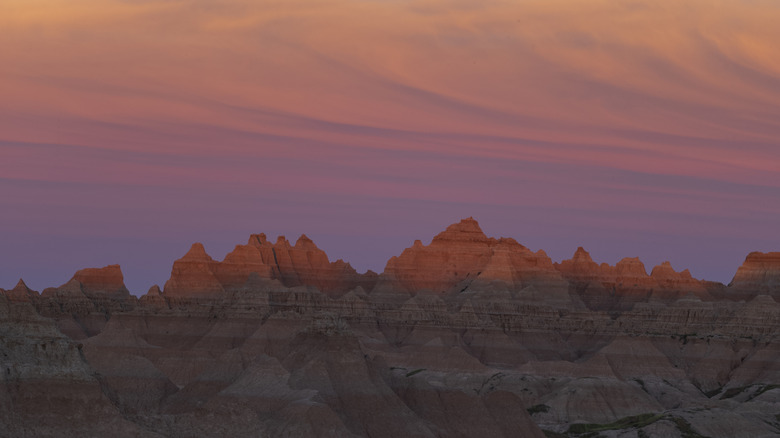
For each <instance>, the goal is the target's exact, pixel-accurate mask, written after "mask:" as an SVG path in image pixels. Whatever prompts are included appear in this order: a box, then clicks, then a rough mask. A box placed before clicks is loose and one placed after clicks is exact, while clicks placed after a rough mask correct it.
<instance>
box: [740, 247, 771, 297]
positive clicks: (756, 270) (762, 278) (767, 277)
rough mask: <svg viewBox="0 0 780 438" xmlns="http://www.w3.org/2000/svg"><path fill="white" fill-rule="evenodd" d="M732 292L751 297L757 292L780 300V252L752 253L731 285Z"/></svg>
mask: <svg viewBox="0 0 780 438" xmlns="http://www.w3.org/2000/svg"><path fill="white" fill-rule="evenodd" d="M729 289H730V292H731V293H733V294H735V295H737V296H739V297H749V296H750V295H751V294H755V293H756V292H760V293H765V294H769V295H771V296H773V297H775V298H780V252H769V253H762V252H751V253H750V254H748V256H747V258H745V262H744V263H742V266H740V267H739V269H737V273H736V274H734V279H733V280H731V283H730V284H729Z"/></svg>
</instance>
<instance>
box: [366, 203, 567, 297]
mask: <svg viewBox="0 0 780 438" xmlns="http://www.w3.org/2000/svg"><path fill="white" fill-rule="evenodd" d="M380 281H381V282H382V283H384V287H391V288H395V289H400V290H405V291H407V292H409V293H412V294H415V293H420V292H426V291H427V292H433V293H436V294H446V293H450V292H454V291H456V288H458V287H459V288H460V289H461V290H462V289H463V288H465V287H467V286H468V285H469V284H471V283H472V282H477V284H485V283H490V282H493V281H499V282H502V283H504V284H506V285H507V286H508V287H509V288H510V289H513V290H520V289H523V288H524V287H527V286H537V287H543V288H548V289H551V290H552V289H555V288H564V289H565V288H566V282H565V280H564V279H563V278H562V277H561V276H560V274H559V273H558V272H557V271H556V270H555V269H554V268H553V264H552V261H551V260H550V258H549V257H547V255H546V254H545V253H544V251H541V250H540V251H538V252H536V253H534V252H532V251H531V250H529V249H528V248H526V247H524V246H523V245H520V244H519V243H517V241H515V240H514V239H508V238H501V239H495V238H488V237H487V236H486V235H485V233H483V232H482V229H480V227H479V224H478V223H477V221H475V220H474V219H472V218H468V219H463V220H462V221H460V223H457V224H453V225H450V226H449V227H447V229H446V230H445V231H444V232H442V233H439V234H438V235H436V237H434V238H433V241H432V242H431V244H430V245H428V246H425V245H423V244H422V242H420V241H419V240H418V241H415V242H414V245H413V246H412V247H410V248H407V249H405V250H404V251H403V253H401V255H400V256H398V257H393V258H391V259H390V260H389V261H388V262H387V266H386V267H385V270H384V273H383V274H382V278H381V280H380ZM388 285H389V286H388Z"/></svg>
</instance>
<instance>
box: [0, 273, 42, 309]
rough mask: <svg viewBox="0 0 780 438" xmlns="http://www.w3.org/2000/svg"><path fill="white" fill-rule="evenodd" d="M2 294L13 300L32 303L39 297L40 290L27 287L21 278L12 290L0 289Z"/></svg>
mask: <svg viewBox="0 0 780 438" xmlns="http://www.w3.org/2000/svg"><path fill="white" fill-rule="evenodd" d="M0 294H3V295H5V296H6V297H7V298H8V300H9V301H11V302H26V303H31V302H33V301H34V300H35V299H36V298H37V297H38V292H35V291H34V290H32V289H30V288H29V287H27V285H26V284H25V283H24V280H22V279H21V278H20V279H19V282H17V283H16V286H14V288H13V289H11V290H4V289H0Z"/></svg>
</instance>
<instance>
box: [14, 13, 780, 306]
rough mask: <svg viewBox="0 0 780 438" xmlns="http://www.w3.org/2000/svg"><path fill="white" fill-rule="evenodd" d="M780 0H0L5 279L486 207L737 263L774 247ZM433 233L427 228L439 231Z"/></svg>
mask: <svg viewBox="0 0 780 438" xmlns="http://www.w3.org/2000/svg"><path fill="white" fill-rule="evenodd" d="M779 22H780V5H779V4H778V3H777V2H775V1H769V0H767V1H761V0H740V1H731V0H707V1H688V2H682V3H681V2H671V1H664V2H652V1H649V0H625V1H617V0H615V1H608V0H603V1H599V0H589V1H578V0H555V1H550V0H544V1H542V0H530V1H457V2H444V1H436V0H430V1H429V0H421V1H420V0H418V1H391V2H384V1H365V0H364V1H358V0H303V1H260V2H250V1H247V0H223V1H216V0H193V1H177V0H144V1H121V0H84V1H79V2H72V1H64V0H62V1H60V0H35V1H31V0H5V1H3V2H2V3H0V208H2V211H3V214H2V215H0V244H2V248H3V251H2V253H3V255H2V258H0V287H4V288H10V287H12V286H13V285H14V284H15V283H16V280H17V279H18V278H19V277H20V276H22V277H24V278H25V280H28V278H29V280H28V284H29V285H30V286H31V287H33V288H35V289H38V290H40V289H42V288H43V287H46V286H56V285H59V284H62V283H64V282H65V281H67V279H68V278H70V276H71V275H72V273H73V272H75V270H76V269H80V268H83V267H89V266H95V267H98V266H104V265H106V264H109V263H119V264H121V265H122V267H123V271H124V273H125V277H126V283H127V285H128V287H129V288H130V290H131V291H132V292H133V293H136V294H138V293H143V292H145V291H146V289H147V288H148V287H149V286H151V285H152V284H153V283H161V282H164V281H165V279H166V278H167V275H168V272H169V269H170V263H172V261H173V260H174V259H176V258H178V257H180V256H181V255H183V254H184V252H185V251H186V249H187V248H189V244H190V243H192V242H194V241H202V242H203V243H204V244H205V245H206V249H207V251H209V253H210V254H211V255H212V256H214V257H215V258H221V257H222V256H224V254H225V253H226V252H227V251H229V250H230V249H231V248H232V246H233V245H235V244H237V243H244V242H245V240H246V238H247V237H248V236H249V234H250V233H254V232H265V233H266V234H269V235H271V236H274V237H275V235H276V234H286V235H287V237H288V238H291V239H294V238H296V237H297V235H298V234H300V233H304V232H305V233H306V234H307V235H308V236H309V237H311V238H312V239H313V240H314V241H315V242H316V243H317V244H318V245H319V246H320V247H321V248H322V249H324V250H325V251H326V252H327V253H328V254H329V255H330V256H331V257H332V258H334V259H335V258H344V259H345V260H346V261H349V262H350V263H351V264H352V265H353V266H355V267H356V268H357V269H358V270H361V271H363V270H365V269H369V268H370V269H374V270H377V271H381V270H382V268H383V267H384V262H385V261H386V260H387V259H388V258H389V257H390V256H393V255H397V254H398V253H400V251H401V250H402V249H403V248H404V247H406V246H409V245H411V243H412V242H413V240H414V239H417V238H422V239H430V238H431V237H432V236H433V234H435V233H436V232H438V231H439V230H441V229H442V228H443V227H444V226H446V225H447V224H449V223H452V222H455V221H457V220H458V219H460V218H462V217H468V216H474V217H475V218H477V219H478V220H479V221H480V223H481V224H482V226H483V228H484V230H485V232H486V233H487V234H488V235H492V236H508V237H513V238H515V239H517V240H518V241H519V242H521V243H523V244H524V245H526V246H528V247H530V248H532V249H533V250H537V249H540V248H541V249H544V250H545V251H547V252H548V254H549V255H550V256H551V257H552V258H553V259H554V260H561V259H564V258H569V257H570V256H571V254H572V253H573V252H574V250H575V249H576V248H577V247H578V246H580V245H582V246H584V247H586V248H587V249H588V250H589V251H590V252H591V254H592V255H593V258H594V259H595V260H596V261H598V262H608V263H615V262H616V261H617V260H619V259H620V258H622V257H624V256H639V257H640V258H641V259H642V260H643V261H644V262H645V265H646V266H648V269H649V268H652V266H653V265H654V264H657V263H660V262H662V261H663V260H666V259H669V260H670V261H671V262H672V264H673V265H674V267H675V268H677V269H678V270H681V269H683V268H690V270H691V272H692V274H693V275H694V276H695V277H698V278H705V279H711V280H717V281H723V282H728V281H729V280H730V278H731V276H732V275H733V274H734V270H735V269H736V267H737V266H738V265H739V263H740V262H741V261H742V260H743V259H744V257H745V255H746V254H747V253H748V252H750V251H754V250H758V251H772V250H774V251H778V250H780V232H778V230H779V228H778V224H780V44H778V41H780V26H778V25H777V23H779ZM421 233H423V234H421Z"/></svg>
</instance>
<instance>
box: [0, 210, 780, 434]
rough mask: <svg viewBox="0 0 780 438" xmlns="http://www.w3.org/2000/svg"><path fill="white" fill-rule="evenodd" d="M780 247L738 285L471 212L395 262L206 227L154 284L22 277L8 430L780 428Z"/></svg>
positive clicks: (748, 269) (7, 396)
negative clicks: (509, 233) (612, 261)
mask: <svg viewBox="0 0 780 438" xmlns="http://www.w3.org/2000/svg"><path fill="white" fill-rule="evenodd" d="M778 254H780V253H769V254H761V253H751V254H750V255H749V256H748V258H747V260H746V261H745V264H743V266H742V267H740V268H739V270H738V271H737V274H736V275H735V277H734V281H733V282H732V284H731V285H729V286H728V287H726V286H723V285H716V284H713V283H707V282H702V281H699V280H696V279H694V278H692V277H691V275H690V273H689V272H688V271H687V270H683V271H682V272H677V271H676V270H674V269H673V268H672V266H671V264H669V263H668V262H666V263H663V264H661V265H659V266H656V267H654V268H653V269H652V271H651V273H650V274H649V275H648V273H647V271H646V268H645V266H644V265H643V264H642V262H641V261H640V260H639V259H636V258H627V259H623V260H621V261H620V262H618V263H617V264H616V265H615V266H610V265H608V264H605V263H602V264H597V263H596V262H594V261H593V260H592V259H591V257H590V255H589V254H588V253H587V251H585V250H584V249H582V248H578V249H577V251H576V252H575V253H574V256H573V257H572V258H571V259H569V260H564V261H562V262H560V263H556V264H553V263H552V261H551V260H550V259H549V257H547V256H546V255H545V254H544V252H542V251H537V252H533V251H531V250H529V249H528V248H526V247H524V246H522V245H521V244H519V243H518V242H516V241H514V240H513V239H507V238H501V239H495V238H489V237H487V236H486V235H485V234H484V233H483V232H482V230H481V229H480V228H479V225H478V224H477V223H476V221H474V220H473V219H471V218H469V219H464V220H463V221H461V222H460V223H457V224H454V225H451V226H450V227H448V228H447V229H446V230H445V231H444V232H442V233H440V234H438V235H437V236H435V237H434V238H433V240H432V241H431V243H430V245H427V246H426V245H423V244H422V242H420V241H416V242H415V243H414V244H413V245H412V246H411V247H410V248H407V249H406V250H404V251H403V253H402V254H401V255H399V256H398V257H393V258H392V259H391V260H390V261H388V263H387V267H386V269H385V271H384V272H383V273H382V274H381V275H379V276H377V275H376V274H373V273H371V272H369V273H367V274H358V273H356V272H355V271H354V269H352V268H351V267H350V266H349V265H348V264H347V263H344V262H342V261H340V260H339V261H336V262H330V261H329V260H328V258H327V256H326V255H325V253H324V252H323V251H322V250H320V249H319V248H317V247H316V245H314V243H313V242H312V241H311V240H310V239H308V238H307V237H306V236H305V235H304V236H301V237H300V238H299V239H298V240H297V242H296V243H295V245H291V244H290V243H289V242H288V241H287V240H286V239H285V238H284V237H280V238H279V239H277V241H276V242H275V243H271V242H269V241H268V240H267V239H266V237H265V235H262V234H257V235H252V236H251V237H250V239H249V242H248V243H247V244H246V245H238V246H236V248H235V249H234V250H233V251H232V252H231V253H230V254H228V255H227V256H226V257H225V259H224V260H223V261H215V260H213V259H212V258H211V257H210V256H208V254H207V253H206V251H205V249H204V248H203V246H202V245H201V244H195V245H193V246H192V248H191V249H190V251H189V252H187V254H186V255H185V256H184V257H182V258H181V259H179V260H177V261H175V262H174V265H173V268H172V272H171V278H170V280H168V282H167V283H166V284H165V287H164V289H163V290H161V289H160V288H159V287H158V286H153V287H151V288H150V289H149V291H148V292H147V293H146V294H145V295H143V296H142V297H140V298H139V299H136V298H135V297H133V296H132V295H129V293H128V291H127V289H126V288H125V286H124V283H123V277H122V273H121V270H120V268H119V267H118V266H116V265H112V266H108V267H105V268H100V269H84V270H81V271H79V272H77V273H76V274H75V275H74V277H73V278H72V279H71V280H70V281H68V282H67V283H65V284H63V285H62V286H60V287H57V288H48V289H46V290H44V291H43V292H42V293H41V294H40V295H39V294H38V293H37V292H35V291H31V290H30V289H29V288H27V287H26V285H25V284H24V282H23V281H21V280H20V282H19V284H17V286H16V287H14V288H13V289H11V290H2V289H0V375H2V380H0V431H4V432H0V435H3V436H11V437H15V436H105V435H117V436H149V437H153V436H172V437H179V436H180V437H191V436H239V437H240V436H296V437H297V436H302V437H321V436H333V437H336V436H338V437H341V436H354V437H359V436H372V437H383V436H416V437H459V436H488V435H489V436H506V437H510V436H523V437H540V438H541V437H543V436H571V437H575V436H583V435H584V434H588V433H590V434H598V433H602V434H604V435H605V436H677V437H683V436H710V437H740V436H745V437H761V436H766V437H768V436H777V435H778V434H780V422H778V420H777V412H780V373H778V371H777V370H778V369H779V368H780V367H778V364H780V341H779V340H778V333H779V332H778V327H780V304H778V302H777V301H776V299H777V298H778V295H777V279H778V272H780V269H778V268H779V267H780V263H778V259H779V258H778ZM543 431H544V432H543ZM589 436H590V435H589Z"/></svg>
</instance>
